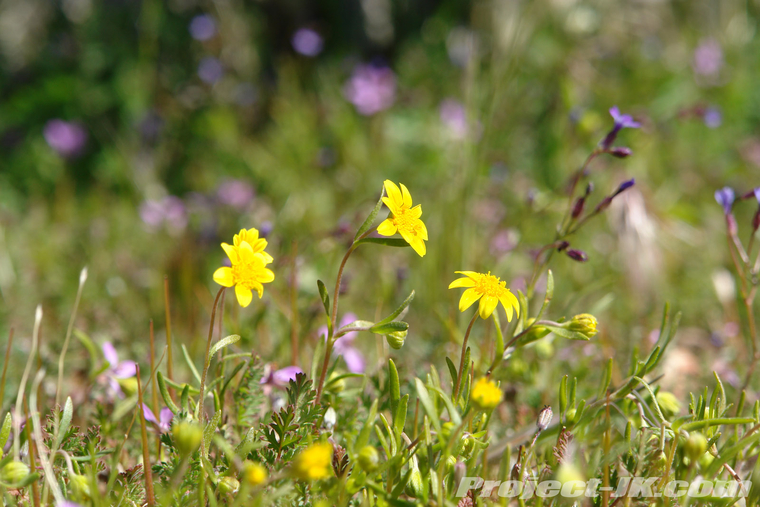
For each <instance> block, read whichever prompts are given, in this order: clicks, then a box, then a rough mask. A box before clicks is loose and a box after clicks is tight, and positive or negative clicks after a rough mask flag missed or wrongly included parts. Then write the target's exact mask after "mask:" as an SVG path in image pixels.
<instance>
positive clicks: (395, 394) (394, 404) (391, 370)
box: [388, 358, 401, 414]
mask: <svg viewBox="0 0 760 507" xmlns="http://www.w3.org/2000/svg"><path fill="white" fill-rule="evenodd" d="M388 387H389V390H390V393H391V414H395V413H396V409H397V408H398V402H399V400H400V399H401V386H400V384H399V380H398V370H397V369H396V363H394V362H393V359H390V358H388Z"/></svg>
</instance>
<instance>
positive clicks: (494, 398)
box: [470, 377, 502, 410]
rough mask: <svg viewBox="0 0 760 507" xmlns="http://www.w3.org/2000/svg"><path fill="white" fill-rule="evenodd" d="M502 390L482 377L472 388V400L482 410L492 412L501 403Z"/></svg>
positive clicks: (491, 381)
mask: <svg viewBox="0 0 760 507" xmlns="http://www.w3.org/2000/svg"><path fill="white" fill-rule="evenodd" d="M501 397H502V393H501V389H499V386H498V385H496V382H494V381H493V380H490V379H488V378H486V377H481V378H480V379H478V381H477V382H475V385H473V386H472V394H471V395H470V400H472V403H473V404H474V405H475V406H476V407H477V408H479V409H480V410H492V409H494V408H496V407H497V406H498V405H499V403H501Z"/></svg>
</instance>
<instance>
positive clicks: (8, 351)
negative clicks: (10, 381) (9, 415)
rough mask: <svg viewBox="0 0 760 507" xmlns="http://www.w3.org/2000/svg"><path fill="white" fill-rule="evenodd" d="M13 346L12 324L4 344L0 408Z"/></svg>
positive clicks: (0, 408)
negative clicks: (6, 341) (6, 342)
mask: <svg viewBox="0 0 760 507" xmlns="http://www.w3.org/2000/svg"><path fill="white" fill-rule="evenodd" d="M12 346H13V326H11V328H10V329H9V330H8V344H7V345H6V346H5V362H3V375H2V377H1V378H0V410H2V408H3V401H4V399H5V374H6V373H7V372H8V362H9V361H10V360H11V347H12Z"/></svg>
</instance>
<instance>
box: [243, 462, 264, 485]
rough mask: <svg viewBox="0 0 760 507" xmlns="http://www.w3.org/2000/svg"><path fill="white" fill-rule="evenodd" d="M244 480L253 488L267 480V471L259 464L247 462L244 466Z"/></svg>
mask: <svg viewBox="0 0 760 507" xmlns="http://www.w3.org/2000/svg"><path fill="white" fill-rule="evenodd" d="M243 480H245V482H247V483H248V484H250V485H251V486H258V485H259V484H263V483H264V481H266V480H267V469H266V468H264V467H263V466H262V465H261V464H259V463H254V462H253V461H246V462H245V463H244V465H243Z"/></svg>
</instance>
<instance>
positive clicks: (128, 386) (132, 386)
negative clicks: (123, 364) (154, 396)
mask: <svg viewBox="0 0 760 507" xmlns="http://www.w3.org/2000/svg"><path fill="white" fill-rule="evenodd" d="M116 382H117V383H118V384H119V387H121V390H122V391H124V394H125V395H126V396H127V397H129V396H134V395H135V394H137V379H136V378H135V377H129V378H117V379H116Z"/></svg>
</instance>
